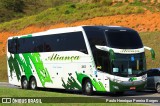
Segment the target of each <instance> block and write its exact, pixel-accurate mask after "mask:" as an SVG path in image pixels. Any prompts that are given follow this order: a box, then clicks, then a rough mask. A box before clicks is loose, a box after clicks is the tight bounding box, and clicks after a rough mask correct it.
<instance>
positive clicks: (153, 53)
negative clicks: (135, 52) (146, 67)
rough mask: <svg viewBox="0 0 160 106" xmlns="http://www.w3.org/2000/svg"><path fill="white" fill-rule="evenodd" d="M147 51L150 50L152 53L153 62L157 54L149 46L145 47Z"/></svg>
mask: <svg viewBox="0 0 160 106" xmlns="http://www.w3.org/2000/svg"><path fill="white" fill-rule="evenodd" d="M144 48H145V49H147V50H149V51H150V52H151V56H152V60H154V59H155V52H154V50H153V49H152V48H150V47H147V46H144Z"/></svg>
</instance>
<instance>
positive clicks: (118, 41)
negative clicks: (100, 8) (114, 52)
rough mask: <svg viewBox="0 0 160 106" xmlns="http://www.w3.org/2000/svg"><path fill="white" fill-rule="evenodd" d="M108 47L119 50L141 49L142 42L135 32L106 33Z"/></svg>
mask: <svg viewBox="0 0 160 106" xmlns="http://www.w3.org/2000/svg"><path fill="white" fill-rule="evenodd" d="M106 36H107V41H108V44H109V46H110V47H112V48H120V49H137V48H142V47H143V44H142V41H141V39H140V37H139V35H138V33H137V32H135V31H106Z"/></svg>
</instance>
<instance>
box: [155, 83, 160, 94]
mask: <svg viewBox="0 0 160 106" xmlns="http://www.w3.org/2000/svg"><path fill="white" fill-rule="evenodd" d="M156 91H157V92H158V93H160V84H157V87H156Z"/></svg>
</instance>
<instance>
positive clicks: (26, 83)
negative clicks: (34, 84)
mask: <svg viewBox="0 0 160 106" xmlns="http://www.w3.org/2000/svg"><path fill="white" fill-rule="evenodd" d="M21 86H22V89H28V88H29V84H28V81H27V78H26V77H22V80H21Z"/></svg>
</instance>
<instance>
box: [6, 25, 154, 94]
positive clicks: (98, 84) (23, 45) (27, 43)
mask: <svg viewBox="0 0 160 106" xmlns="http://www.w3.org/2000/svg"><path fill="white" fill-rule="evenodd" d="M7 48H8V49H7V60H8V61H7V64H8V65H7V67H8V80H9V83H10V84H13V85H17V86H21V87H22V88H23V89H36V88H37V87H42V88H58V89H67V90H81V91H82V92H83V93H84V94H87V95H89V94H92V92H93V91H102V92H115V93H117V92H118V93H122V92H124V91H127V90H141V89H143V88H144V86H145V84H146V75H145V74H143V72H144V71H145V70H146V58H145V51H144V49H145V48H146V49H148V50H150V51H151V54H152V58H153V59H154V56H155V53H154V51H153V49H151V48H149V47H146V46H143V44H142V41H141V39H140V37H139V34H138V33H137V32H136V31H134V30H132V29H129V28H125V27H119V26H77V27H68V28H58V29H52V30H48V31H44V32H40V33H34V34H29V35H23V36H16V37H10V38H8V47H7Z"/></svg>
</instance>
